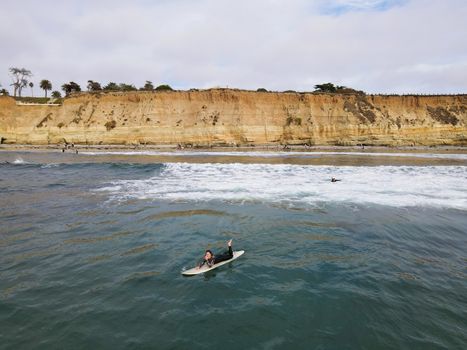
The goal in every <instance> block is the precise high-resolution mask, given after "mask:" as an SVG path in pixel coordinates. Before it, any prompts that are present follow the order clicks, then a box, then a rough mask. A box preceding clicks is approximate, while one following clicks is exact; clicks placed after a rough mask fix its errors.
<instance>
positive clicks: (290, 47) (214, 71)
mask: <svg viewBox="0 0 467 350" xmlns="http://www.w3.org/2000/svg"><path fill="white" fill-rule="evenodd" d="M25 9H27V10H25ZM332 9H334V11H331V10H332ZM465 18H467V3H466V2H465V1H463V0H433V1H429V2H427V1H424V0H411V1H396V0H393V1H388V0H366V1H365V0H348V1H344V0H330V1H324V0H314V1H308V0H290V1H287V2H284V1H281V0H256V1H247V0H238V1H228V0H198V1H190V0H171V1H168V0H165V1H149V0H134V1H121V0H115V1H109V0H102V1H98V2H97V1H91V0H82V1H77V0H71V1H52V0H44V1H41V2H36V1H32V0H24V1H22V2H21V4H19V3H18V2H16V1H12V0H6V1H5V3H2V12H0V40H1V43H2V49H1V54H0V83H1V84H2V85H3V86H4V87H5V86H8V85H9V83H10V79H9V77H8V74H7V71H8V67H11V66H21V67H22V66H24V67H27V68H29V69H30V70H32V71H33V73H34V81H35V82H36V81H37V82H38V81H39V80H40V79H44V78H46V79H50V80H51V81H52V83H53V85H54V89H58V88H59V86H60V85H61V84H63V83H65V82H68V81H71V80H73V81H76V82H78V83H80V84H81V85H82V86H83V87H84V86H85V83H86V81H87V80H89V79H92V80H96V81H100V82H101V83H104V84H105V83H107V82H109V81H114V82H117V83H119V82H127V83H132V84H135V85H136V86H142V85H143V84H144V81H145V80H151V81H153V82H154V83H155V84H156V85H157V84H162V83H169V84H171V85H172V86H174V87H176V88H181V89H186V88H191V87H200V88H206V87H211V86H230V87H239V88H248V89H256V88H258V87H265V88H267V89H276V90H286V89H294V90H305V91H311V90H313V86H314V85H315V84H319V83H322V82H328V81H331V82H334V83H337V84H339V85H347V86H352V87H355V88H357V89H361V90H365V91H368V92H396V93H405V92H419V93H452V92H464V93H465V92H467V79H466V69H465V67H466V62H467V42H466V40H465V38H464V37H465V33H466V29H467V26H466V24H465ZM37 85H38V84H36V86H37ZM37 93H38V92H37V91H36V95H37Z"/></svg>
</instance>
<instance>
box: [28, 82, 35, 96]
mask: <svg viewBox="0 0 467 350" xmlns="http://www.w3.org/2000/svg"><path fill="white" fill-rule="evenodd" d="M29 87H30V88H31V97H34V91H33V90H32V88H33V87H34V83H33V82H32V81H31V82H29Z"/></svg>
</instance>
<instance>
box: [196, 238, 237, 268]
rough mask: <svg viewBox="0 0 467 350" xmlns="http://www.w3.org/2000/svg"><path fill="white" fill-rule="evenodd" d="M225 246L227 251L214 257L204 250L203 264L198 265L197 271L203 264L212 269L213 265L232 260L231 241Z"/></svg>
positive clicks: (210, 252) (209, 251)
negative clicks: (227, 248)
mask: <svg viewBox="0 0 467 350" xmlns="http://www.w3.org/2000/svg"><path fill="white" fill-rule="evenodd" d="M227 246H228V247H229V250H228V251H226V252H225V253H223V254H220V255H214V254H213V253H212V251H211V250H209V249H208V250H206V251H205V252H204V256H203V262H202V263H201V264H199V265H198V269H199V268H201V266H203V265H204V264H206V265H208V266H209V267H212V266H213V265H214V264H218V263H220V262H222V261H226V260H229V259H232V258H233V251H232V240H229V241H228V242H227Z"/></svg>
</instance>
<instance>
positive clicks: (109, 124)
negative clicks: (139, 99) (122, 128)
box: [104, 120, 117, 131]
mask: <svg viewBox="0 0 467 350" xmlns="http://www.w3.org/2000/svg"><path fill="white" fill-rule="evenodd" d="M104 125H105V127H106V129H107V131H110V130H112V129H113V128H115V127H116V126H117V122H116V121H115V120H110V121H108V122H107V123H105V124H104Z"/></svg>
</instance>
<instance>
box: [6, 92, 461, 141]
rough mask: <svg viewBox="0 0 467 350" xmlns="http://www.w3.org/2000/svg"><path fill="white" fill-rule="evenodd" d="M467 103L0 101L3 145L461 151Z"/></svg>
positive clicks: (117, 97)
mask: <svg viewBox="0 0 467 350" xmlns="http://www.w3.org/2000/svg"><path fill="white" fill-rule="evenodd" d="M466 125H467V95H457V96H380V95H367V96H365V95H337V94H336V95H332V94H299V93H272V92H249V91H239V90H228V89H215V90H202V91H177V92H128V93H106V94H80V95H75V96H73V97H70V98H67V99H65V101H64V103H63V105H62V106H46V105H31V106H25V105H17V104H16V102H15V101H14V100H13V99H12V98H10V97H0V138H2V140H3V142H4V143H26V144H47V143H60V142H63V141H66V142H74V143H76V144H85V143H87V144H99V143H102V144H135V143H141V144H145V143H146V144H178V143H180V144H192V145H194V146H196V145H199V146H206V145H263V144H306V143H307V144H310V145H355V144H361V143H363V144H366V145H464V146H465V145H467V128H466Z"/></svg>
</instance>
